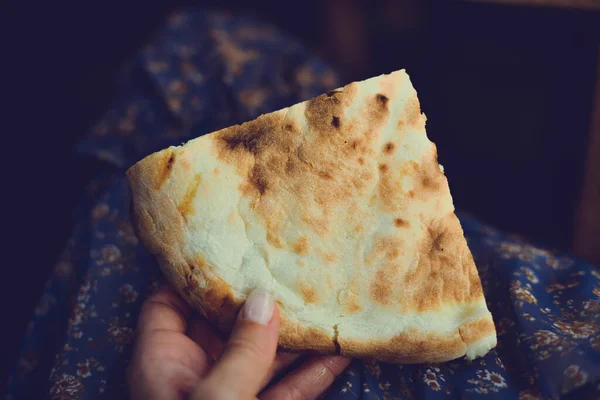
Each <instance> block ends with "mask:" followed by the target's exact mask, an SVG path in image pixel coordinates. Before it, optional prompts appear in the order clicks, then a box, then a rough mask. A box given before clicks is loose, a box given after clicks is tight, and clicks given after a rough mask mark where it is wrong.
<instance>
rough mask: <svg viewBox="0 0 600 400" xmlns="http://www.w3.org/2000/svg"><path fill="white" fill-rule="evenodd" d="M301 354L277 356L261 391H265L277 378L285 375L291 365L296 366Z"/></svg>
mask: <svg viewBox="0 0 600 400" xmlns="http://www.w3.org/2000/svg"><path fill="white" fill-rule="evenodd" d="M300 357H301V355H300V354H291V353H281V354H277V355H276V356H275V361H273V364H272V365H271V368H270V369H269V372H268V373H267V376H266V377H265V379H264V381H263V383H262V385H261V387H260V390H263V389H264V388H265V387H267V386H268V385H269V384H270V383H271V381H272V380H273V379H275V378H278V377H280V376H281V375H282V374H283V373H285V371H286V369H288V368H289V367H290V366H291V365H293V364H294V362H296V361H297V360H298V359H299V358H300Z"/></svg>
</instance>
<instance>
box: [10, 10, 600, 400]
mask: <svg viewBox="0 0 600 400" xmlns="http://www.w3.org/2000/svg"><path fill="white" fill-rule="evenodd" d="M339 85H340V82H339V81H338V78H337V76H336V75H335V73H334V72H333V71H332V70H331V69H330V68H329V67H328V66H327V65H326V64H324V63H323V62H322V61H320V60H319V59H318V58H315V57H313V56H312V55H311V54H310V53H309V52H308V51H307V50H306V49H304V48H303V47H302V46H301V45H300V44H299V43H298V42H296V41H295V40H293V39H292V38H289V37H287V36H286V35H285V34H283V33H281V32H278V31H276V30H275V29H273V28H272V27H269V26H267V25H264V24H262V23H260V22H258V21H256V20H253V19H250V18H245V17H232V16H228V15H224V14H213V13H207V12H203V11H189V12H178V13H176V14H174V15H173V16H171V17H170V18H169V19H168V21H167V23H166V26H165V28H164V30H163V31H162V32H161V33H160V34H159V35H158V36H157V37H156V38H155V40H153V41H152V42H151V43H150V44H149V45H147V46H146V47H145V48H144V49H143V50H142V51H140V53H139V54H138V55H137V56H136V58H135V59H133V61H132V62H131V64H130V65H128V66H127V68H125V70H124V72H123V76H122V79H121V80H120V82H119V85H118V86H117V93H115V97H114V98H115V101H114V104H113V106H112V107H111V110H110V111H109V112H108V113H107V114H106V116H105V117H104V118H103V119H102V120H101V121H99V123H98V124H97V125H96V126H95V127H94V128H93V129H92V131H91V133H90V134H89V135H88V136H87V137H86V138H85V139H84V140H83V141H82V142H81V143H80V144H79V145H78V147H77V151H78V153H79V154H81V155H82V156H85V157H94V158H96V159H99V160H102V161H103V162H104V163H103V165H104V168H102V169H101V170H100V171H99V172H98V173H97V175H96V176H95V177H94V179H93V180H92V181H91V182H90V183H89V185H88V187H87V189H86V192H85V193H84V194H83V196H82V198H81V202H80V205H79V207H78V209H77V211H76V213H75V215H74V221H73V229H72V235H71V238H70V239H69V240H68V242H67V244H66V247H65V250H64V252H63V254H62V256H61V257H60V260H58V262H57V263H56V265H55V267H54V269H53V272H52V274H51V276H50V278H49V279H48V281H47V284H46V286H45V290H44V293H43V295H42V297H41V299H40V300H39V304H38V306H37V308H36V310H35V313H34V315H33V317H32V319H31V322H30V324H29V326H28V328H27V332H26V335H25V338H24V341H23V344H22V349H21V354H20V357H19V358H18V360H17V361H16V363H15V366H14V369H13V373H12V376H11V378H10V379H9V381H8V383H7V387H6V389H7V390H6V398H7V399H33V398H36V399H37V398H52V399H78V398H108V399H120V398H127V387H126V381H125V370H126V368H127V363H128V361H129V356H130V352H131V345H132V340H133V333H134V327H135V324H136V318H137V315H138V312H139V310H140V306H141V304H142V302H143V301H144V299H145V298H146V297H147V296H148V295H149V294H150V293H151V292H152V291H153V290H154V289H155V288H156V287H157V285H158V282H159V281H160V279H161V274H160V272H159V269H158V267H157V265H156V263H155V261H154V260H153V259H152V257H150V256H149V255H148V253H147V252H146V251H145V250H144V249H143V247H142V246H141V245H140V243H139V242H138V239H137V238H136V236H135V234H134V232H133V229H132V227H131V224H130V221H129V216H128V208H129V188H128V186H127V183H126V181H125V178H124V171H125V169H126V168H127V167H129V166H130V165H131V164H133V163H134V162H136V161H137V160H139V159H140V158H142V157H143V156H145V155H146V154H149V153H150V152H153V151H156V150H160V149H162V148H163V147H166V146H169V145H171V144H179V142H183V141H185V140H188V139H190V138H193V137H196V136H199V135H201V134H204V133H208V132H211V131H214V130H215V129H218V128H222V127H226V126H229V125H231V124H234V123H239V122H243V121H245V120H248V119H251V118H254V117H256V116H258V115H259V114H261V113H265V112H269V111H273V110H276V109H279V108H281V107H285V106H288V105H291V104H294V103H296V102H298V101H302V100H306V99H308V98H310V97H313V96H316V95H318V94H320V93H322V92H325V91H327V90H331V89H334V88H336V87H338V86H339ZM459 218H460V219H461V222H462V224H463V227H464V230H465V234H466V236H467V239H468V242H469V245H470V248H471V250H472V252H473V254H474V257H475V260H476V263H477V266H478V269H479V273H480V276H481V279H482V283H483V286H484V290H485V293H486V298H487V301H488V306H489V308H490V311H491V312H492V314H493V316H494V320H495V324H496V327H497V331H498V332H497V333H498V346H497V347H496V349H494V350H493V351H491V352H490V353H489V354H488V355H487V356H486V357H484V358H482V359H478V360H475V361H473V362H471V363H469V362H467V361H465V360H456V361H453V362H449V363H444V364H439V365H392V364H383V363H376V362H366V361H359V360H355V361H354V362H353V363H352V365H351V366H350V367H349V368H348V369H347V370H346V371H345V372H344V373H343V375H342V376H341V377H340V378H339V379H338V380H337V381H336V382H335V383H334V385H333V386H332V387H331V388H330V390H329V391H328V392H327V393H326V394H325V395H324V398H325V399H412V398H424V399H438V398H447V397H451V398H469V399H476V398H486V399H492V398H503V399H504V398H507V399H517V398H518V399H558V398H600V269H598V268H597V267H595V266H593V265H590V264H587V263H585V262H582V261H580V260H577V259H575V258H573V257H570V256H569V255H565V254H557V253H555V252H552V251H549V250H545V249H543V248H539V247H536V246H533V245H531V244H529V243H527V242H525V241H523V240H521V239H519V238H517V237H513V236H510V235H506V234H504V233H502V232H498V231H497V230H494V229H492V228H490V227H488V226H485V225H484V224H482V223H480V222H479V221H477V220H476V219H474V218H472V217H471V216H469V215H466V214H462V213H459Z"/></svg>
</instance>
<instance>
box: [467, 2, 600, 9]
mask: <svg viewBox="0 0 600 400" xmlns="http://www.w3.org/2000/svg"><path fill="white" fill-rule="evenodd" d="M466 1H469V2H471V3H494V4H508V5H519V6H535V7H560V8H574V9H587V10H600V0H466Z"/></svg>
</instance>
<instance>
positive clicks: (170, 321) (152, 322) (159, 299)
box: [137, 285, 191, 335]
mask: <svg viewBox="0 0 600 400" xmlns="http://www.w3.org/2000/svg"><path fill="white" fill-rule="evenodd" d="M190 313H191V309H190V306H189V305H188V304H187V303H186V302H185V301H184V300H183V299H182V298H181V297H180V296H179V295H178V294H177V293H175V292H174V291H173V290H172V289H171V288H170V287H168V286H166V285H165V286H162V287H160V288H159V289H158V290H157V291H156V292H155V293H154V294H153V295H152V296H151V297H150V298H148V299H147V300H146V301H145V302H144V304H143V305H142V310H141V312H140V316H139V319H138V323H137V333H138V335H140V334H145V333H148V332H152V331H159V330H167V331H174V332H181V333H185V331H186V328H187V322H186V321H187V319H188V318H189V316H190Z"/></svg>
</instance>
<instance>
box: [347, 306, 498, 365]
mask: <svg viewBox="0 0 600 400" xmlns="http://www.w3.org/2000/svg"><path fill="white" fill-rule="evenodd" d="M495 332H496V331H495V327H494V322H493V321H492V319H491V317H490V316H489V315H487V316H485V317H483V318H481V319H478V320H476V321H473V322H469V323H466V324H463V325H462V326H461V327H460V328H459V329H458V330H456V331H455V332H454V333H452V334H450V335H446V336H441V335H439V334H435V333H423V332H420V331H418V330H414V329H413V330H409V331H408V332H405V333H402V334H400V335H397V336H394V337H392V338H390V339H386V340H379V341H377V340H369V341H364V342H359V341H353V340H344V339H343V338H339V339H338V342H339V345H340V348H341V354H344V355H347V356H351V357H357V358H372V359H376V360H379V361H384V362H393V363H403V364H419V363H425V362H427V363H440V362H446V361H450V360H454V359H457V358H460V357H463V356H464V355H465V354H466V351H467V347H468V345H471V344H473V343H475V342H476V341H478V340H480V339H483V338H486V337H488V336H491V335H495Z"/></svg>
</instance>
